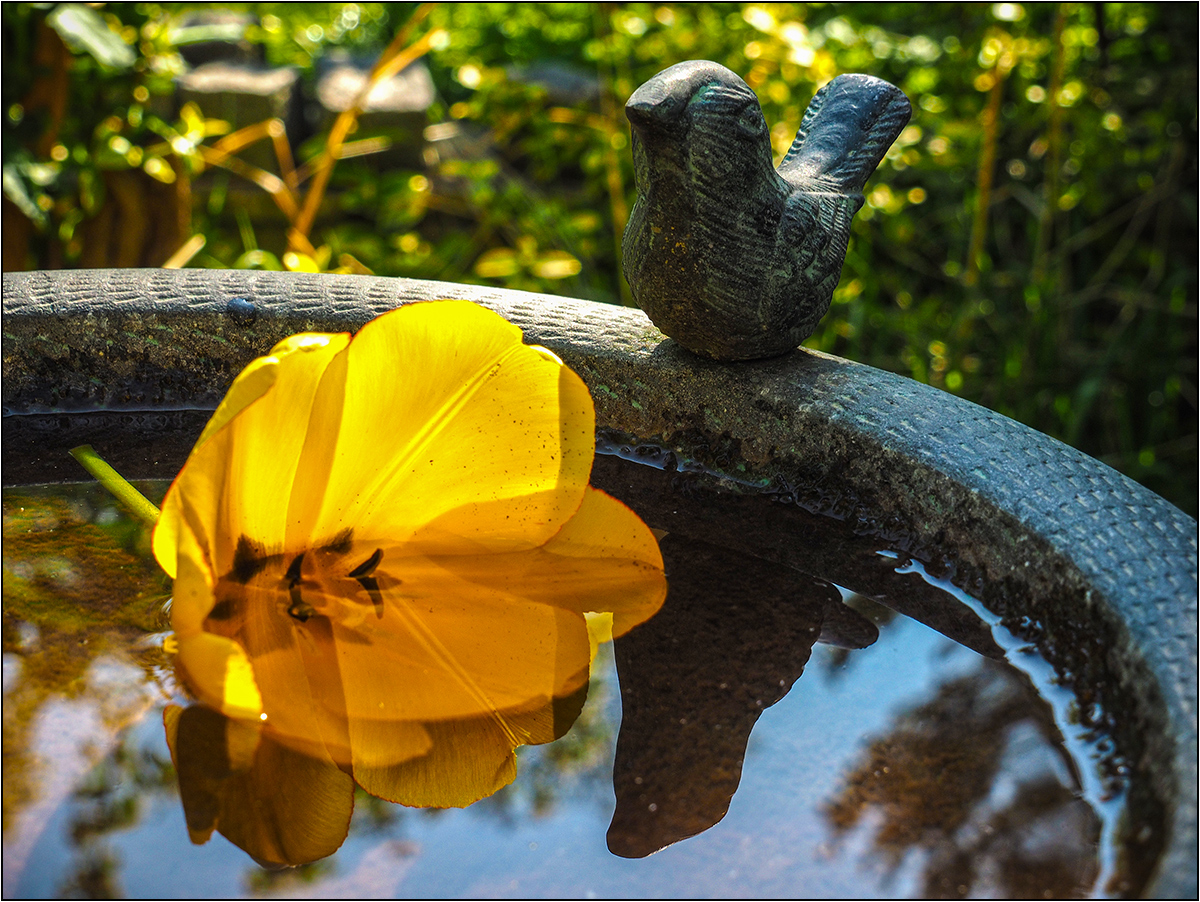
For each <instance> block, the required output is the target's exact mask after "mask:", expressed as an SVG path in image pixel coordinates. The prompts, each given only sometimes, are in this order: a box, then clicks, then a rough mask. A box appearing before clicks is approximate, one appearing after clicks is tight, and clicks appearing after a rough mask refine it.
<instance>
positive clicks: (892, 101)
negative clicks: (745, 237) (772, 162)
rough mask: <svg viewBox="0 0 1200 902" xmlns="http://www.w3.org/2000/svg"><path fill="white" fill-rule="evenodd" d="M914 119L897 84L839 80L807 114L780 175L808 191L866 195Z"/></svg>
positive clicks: (821, 93) (868, 79) (856, 77)
mask: <svg viewBox="0 0 1200 902" xmlns="http://www.w3.org/2000/svg"><path fill="white" fill-rule="evenodd" d="M911 114H912V106H911V105H910V104H909V102H908V98H907V97H905V96H904V92H903V91H901V90H900V89H899V88H897V87H896V86H895V85H891V84H888V83H887V82H886V81H883V80H882V79H878V78H873V77H872V76H870V75H839V76H838V77H837V78H835V79H834V80H833V81H831V82H829V84H827V85H825V87H823V88H821V90H820V91H818V92H817V95H816V96H815V97H814V98H813V99H812V102H811V103H810V104H809V105H808V109H807V110H805V111H804V119H803V120H802V121H801V123H800V131H799V132H798V133H797V134H796V140H795V141H793V142H792V147H791V149H790V150H789V151H788V152H787V156H786V157H784V158H783V162H782V163H780V164H779V174H780V175H781V176H783V177H784V178H785V179H787V181H788V182H790V183H791V184H793V185H795V186H796V187H798V188H801V189H803V190H807V191H830V192H835V193H838V194H861V193H862V189H863V185H865V184H866V183H867V179H868V178H870V177H871V173H872V172H874V171H875V167H876V166H878V165H879V161H880V160H882V159H883V155H884V154H885V153H887V150H888V148H889V147H891V146H892V142H893V141H895V140H896V136H897V135H899V134H900V130H901V129H903V128H904V126H905V125H906V124H907V123H908V117H909V116H910V115H911Z"/></svg>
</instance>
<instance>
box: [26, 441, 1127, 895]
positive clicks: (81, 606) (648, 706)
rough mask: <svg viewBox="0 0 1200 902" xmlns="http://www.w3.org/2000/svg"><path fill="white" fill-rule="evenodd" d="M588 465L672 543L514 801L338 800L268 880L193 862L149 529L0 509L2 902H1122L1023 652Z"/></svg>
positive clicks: (778, 521) (831, 554)
mask: <svg viewBox="0 0 1200 902" xmlns="http://www.w3.org/2000/svg"><path fill="white" fill-rule="evenodd" d="M610 450H620V449H619V448H617V449H610ZM635 456H636V455H635ZM597 460H598V462H597V468H596V472H595V475H594V477H593V481H595V482H597V484H599V485H602V486H603V487H605V488H606V489H607V490H609V491H611V492H613V493H614V494H616V495H617V496H618V497H622V498H623V499H624V500H626V501H627V502H628V503H631V504H632V505H633V506H634V507H635V509H637V510H638V511H639V513H641V514H642V516H643V517H644V518H645V519H646V520H647V522H649V523H650V525H651V526H654V527H657V528H659V529H662V530H665V531H666V535H665V537H664V538H663V539H662V541H661V546H662V549H663V554H664V559H665V561H666V565H667V573H668V579H669V582H670V592H669V596H668V600H667V603H666V605H665V606H664V609H663V611H662V612H661V613H660V614H659V615H658V616H657V617H656V618H654V619H653V620H651V621H650V622H648V623H647V624H644V625H643V626H641V627H638V628H637V629H635V630H634V631H633V632H632V633H630V634H629V635H627V636H625V637H622V638H621V639H618V640H617V641H616V642H615V643H614V644H613V645H611V646H607V647H605V649H604V650H603V651H602V654H601V656H600V657H599V658H598V659H597V662H596V665H595V667H594V669H593V677H592V681H591V685H590V687H589V690H588V700H587V703H586V705H585V706H584V709H583V713H582V715H581V716H580V717H579V719H578V721H577V722H576V723H575V725H574V727H573V728H572V729H571V731H570V732H569V733H568V734H567V735H566V736H565V737H564V738H563V739H561V740H559V741H557V742H555V743H552V744H549V745H546V746H539V747H523V748H521V749H519V750H518V776H517V779H516V781H515V782H514V783H513V784H512V785H511V786H509V787H507V788H505V789H503V790H501V791H500V792H499V793H497V794H496V795H494V796H492V797H491V798H488V799H484V800H483V801H481V802H479V803H477V804H475V805H473V806H471V807H469V808H467V809H463V810H458V809H454V810H422V809H410V808H404V807H402V806H398V805H393V804H390V803H386V802H382V801H380V800H377V799H373V798H371V797H369V796H367V795H365V794H364V793H362V792H361V791H358V793H357V795H356V799H355V813H354V817H353V820H352V822H351V825H350V832H349V835H348V837H347V838H346V841H345V843H344V844H343V845H342V847H341V849H340V850H339V851H338V852H337V853H336V854H335V855H333V856H330V857H329V858H326V859H322V860H319V861H316V862H314V863H311V864H307V865H304V866H301V867H298V868H294V869H286V870H281V871H272V870H266V869H263V868H261V867H259V866H258V865H257V864H256V863H255V862H254V861H253V860H251V859H250V858H249V857H248V856H247V855H246V854H245V853H244V852H242V851H241V850H240V849H238V848H236V847H235V846H233V845H232V844H230V843H229V842H228V841H227V840H225V839H224V838H223V837H221V836H220V835H219V834H214V835H213V837H212V839H211V840H210V841H209V842H208V843H206V844H204V845H193V844H192V842H191V841H190V840H189V838H188V830H187V826H186V823H185V821H184V813H183V808H182V805H181V803H180V797H179V788H178V782H177V776H176V773H175V769H174V767H173V766H172V763H171V755H170V752H169V750H168V747H167V744H166V740H165V736H164V729H163V710H164V708H165V707H166V706H167V705H168V704H172V703H174V704H184V705H186V704H188V703H189V702H188V700H187V699H186V698H185V697H184V696H183V695H182V693H181V690H180V688H179V687H178V686H177V685H176V684H175V681H174V679H173V676H172V673H171V667H170V659H169V657H168V656H167V655H166V654H165V653H164V652H163V651H162V650H161V633H162V631H165V630H166V629H167V628H168V627H167V623H166V618H165V616H164V615H163V613H162V605H163V602H164V601H165V600H166V598H167V597H168V596H169V593H170V584H169V581H168V580H166V579H165V577H163V576H162V575H161V574H160V573H159V572H158V571H157V569H156V567H155V566H154V564H153V562H152V560H151V558H150V557H149V554H148V536H147V533H146V530H145V529H144V528H142V527H140V526H139V525H138V524H136V523H134V522H132V521H130V520H129V519H128V518H127V517H126V516H125V515H124V514H123V513H122V511H121V510H120V509H118V508H117V506H116V505H115V503H114V502H112V501H111V499H109V498H108V497H107V495H106V494H105V493H104V491H103V490H102V489H100V488H99V487H97V486H94V485H82V486H57V487H50V488H12V489H5V491H4V504H3V510H4V618H3V641H4V656H3V665H4V671H3V672H4V753H5V769H4V824H5V831H4V878H3V880H4V894H5V895H6V896H21V897H29V896H40V897H62V896H85V897H105V896H122V895H124V896H146V897H158V896H163V897H202V896H203V897H221V896H254V897H269V896H288V895H293V896H305V897H314V896H320V897H379V896H409V897H414V896H415V897H422V896H434V897H445V896H476V897H510V896H511V897H529V896H533V897H589V896H598V897H623V896H644V897H655V896H661V897H681V896H700V897H771V896H776V897H789V898H793V897H796V896H810V897H881V898H886V897H901V896H903V897H913V896H916V897H939V898H960V897H968V896H971V897H978V896H1007V897H1063V896H1076V897H1077V896H1087V895H1103V894H1105V893H1106V892H1110V893H1115V894H1125V893H1128V892H1130V891H1132V890H1135V889H1136V888H1134V887H1130V886H1128V885H1124V884H1123V883H1122V880H1124V879H1125V878H1123V877H1122V876H1121V875H1122V874H1123V873H1124V871H1123V870H1122V869H1121V862H1120V855H1119V849H1118V848H1117V847H1116V844H1115V843H1116V841H1115V839H1114V835H1115V834H1114V831H1113V829H1112V827H1113V824H1115V823H1116V821H1117V819H1118V818H1119V813H1120V803H1121V787H1120V786H1119V785H1115V784H1113V783H1112V781H1111V780H1108V781H1106V780H1105V779H1103V778H1102V776H1101V775H1102V772H1104V769H1105V766H1106V763H1105V762H1104V761H1103V760H1098V759H1102V758H1104V753H1103V750H1102V749H1101V748H1100V746H1101V745H1102V738H1100V737H1090V738H1089V737H1085V736H1080V735H1079V734H1078V731H1075V732H1072V728H1071V724H1070V722H1069V721H1070V705H1069V704H1065V705H1064V704H1063V703H1062V702H1061V700H1058V701H1055V699H1054V697H1053V693H1054V687H1053V686H1052V685H1050V675H1049V673H1048V671H1047V672H1045V673H1044V674H1043V677H1039V676H1038V674H1039V673H1042V672H1043V671H1039V669H1038V667H1037V666H1034V665H1033V664H1031V665H1029V666H1020V667H1018V666H1014V665H1013V663H1012V661H1013V660H1014V659H1015V658H1017V657H1019V656H1015V655H1014V653H1013V649H1015V648H1019V643H1013V642H1008V643H1007V644H1006V641H1005V637H1004V636H1003V635H1001V634H1000V633H998V632H997V630H999V629H1000V628H999V627H996V626H993V625H989V624H987V623H984V622H983V621H982V620H981V619H980V618H979V617H978V616H977V615H976V614H975V613H973V612H972V610H971V608H970V606H969V605H968V604H966V603H964V599H963V598H962V597H960V596H961V593H956V592H955V591H954V590H953V588H952V587H950V586H949V585H948V584H942V585H941V586H940V587H939V585H938V581H937V580H935V579H933V578H932V577H930V576H929V575H928V574H927V573H926V572H925V571H924V570H923V568H922V566H921V564H920V562H913V561H909V560H907V559H906V558H904V557H903V556H902V555H899V554H897V553H896V552H891V551H889V550H888V549H887V548H886V547H884V546H882V545H880V544H879V543H878V542H875V541H873V540H869V539H863V538H861V537H855V536H853V535H852V534H851V533H850V532H849V531H847V530H846V529H844V528H842V527H841V526H839V525H838V524H836V523H834V522H832V521H825V520H823V519H822V518H811V520H805V521H804V522H803V523H802V524H799V525H798V521H797V520H796V518H797V517H798V516H801V514H800V513H798V512H796V511H795V510H794V508H789V509H787V510H783V508H784V507H785V506H784V505H778V504H770V505H768V504H765V502H763V500H762V499H761V498H755V499H752V500H751V501H749V502H746V501H744V500H739V499H730V498H727V497H724V496H721V495H720V494H719V493H716V494H714V492H713V491H711V487H710V485H709V483H708V482H706V481H705V477H704V475H703V474H696V473H688V472H686V468H683V467H678V466H675V465H674V464H670V462H668V464H670V465H669V466H667V468H666V469H665V470H662V469H655V468H647V467H637V466H635V465H631V464H627V463H623V462H622V461H620V460H619V458H618V457H617V456H611V455H610V456H605V457H600V458H598V459H597ZM656 462H657V463H658V464H659V465H660V466H661V464H662V461H661V460H657V461H656ZM710 481H711V480H710ZM165 487H166V483H162V482H159V483H156V484H154V485H151V486H149V487H148V491H149V493H150V494H151V495H154V494H157V495H159V496H161V494H162V493H163V492H164V491H165ZM784 533H786V534H784ZM1010 638H1011V637H1010ZM997 639H999V640H1000V641H999V642H998V641H997ZM1020 654H1021V655H1024V656H1026V657H1029V656H1032V655H1033V653H1032V652H1031V651H1028V650H1026V651H1023V652H1021V653H1020ZM1033 657H1036V656H1033ZM1035 663H1036V662H1035ZM1043 670H1044V668H1043ZM1030 674H1033V675H1034V676H1033V678H1032V679H1031V676H1030ZM1038 680H1040V681H1041V685H1040V686H1038V685H1035V682H1037V681H1038ZM1039 689H1040V690H1041V692H1040V693H1039ZM1048 698H1049V700H1048ZM1052 702H1053V703H1052ZM1110 757H1111V756H1110ZM1108 763H1109V764H1111V762H1108ZM1110 770H1111V768H1110Z"/></svg>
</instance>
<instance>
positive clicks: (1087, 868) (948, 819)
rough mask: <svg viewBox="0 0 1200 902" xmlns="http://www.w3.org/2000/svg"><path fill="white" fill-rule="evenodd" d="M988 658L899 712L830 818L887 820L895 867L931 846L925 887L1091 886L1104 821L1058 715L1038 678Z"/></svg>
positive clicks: (1006, 890)
mask: <svg viewBox="0 0 1200 902" xmlns="http://www.w3.org/2000/svg"><path fill="white" fill-rule="evenodd" d="M981 663H983V667H982V669H981V671H979V672H975V673H972V674H970V675H969V676H966V677H962V678H960V679H957V680H953V681H951V682H948V683H946V684H944V685H943V686H942V687H941V689H940V691H939V692H938V695H937V696H936V697H935V698H934V699H933V700H932V701H930V702H927V703H926V704H923V705H921V706H919V707H917V708H914V709H912V710H910V711H908V712H907V713H905V714H902V715H901V716H899V717H898V718H897V719H896V721H895V726H894V728H893V729H892V731H891V732H890V733H889V734H888V735H887V736H884V737H882V738H879V739H876V740H875V741H874V742H873V743H872V744H871V746H870V748H869V749H868V750H867V752H866V760H865V761H864V762H863V764H862V765H861V766H860V767H859V768H858V769H857V770H855V771H854V772H853V773H852V774H850V775H849V776H848V778H847V780H846V786H845V788H844V789H843V790H842V791H841V792H840V793H839V794H838V796H837V797H836V798H835V799H834V800H833V801H831V802H830V803H829V804H828V806H827V808H826V817H827V818H828V820H829V822H830V823H831V824H832V825H833V826H834V828H835V829H836V830H837V831H838V833H839V834H841V833H845V832H847V831H850V830H851V829H853V828H855V827H856V826H858V825H860V824H861V825H866V824H872V823H875V822H876V821H878V828H877V829H876V830H875V831H874V837H873V841H874V845H875V847H876V848H877V849H878V851H879V852H880V853H882V855H883V858H884V860H886V861H887V862H888V863H889V868H890V869H891V870H895V869H897V868H898V867H899V866H900V865H901V863H902V861H903V860H904V859H905V857H906V856H907V855H909V854H910V853H911V852H913V851H916V850H922V851H923V852H924V853H925V854H926V855H927V858H926V860H925V865H924V875H925V886H924V889H923V891H922V893H921V894H922V895H924V896H927V897H931V898H958V897H962V896H965V895H968V894H969V895H979V894H981V893H982V894H986V895H990V894H993V893H997V894H999V895H1000V896H1001V897H1006V898H1026V897H1042V896H1043V895H1045V896H1046V897H1047V898H1052V897H1055V898H1061V897H1064V896H1067V897H1074V896H1079V895H1083V894H1086V893H1087V892H1088V891H1089V889H1090V888H1091V882H1092V881H1093V880H1094V879H1095V876H1096V860H1095V857H1094V854H1089V853H1090V852H1091V850H1092V848H1093V847H1094V845H1095V843H1096V842H1097V838H1098V835H1099V824H1098V822H1097V820H1096V817H1095V815H1094V813H1093V812H1092V810H1091V809H1090V808H1089V807H1088V805H1087V804H1086V803H1085V802H1084V801H1082V800H1081V799H1079V798H1077V795H1076V794H1077V785H1076V784H1077V781H1076V780H1075V776H1074V773H1073V772H1072V771H1070V763H1069V762H1068V761H1065V760H1064V759H1062V758H1061V757H1059V756H1060V755H1061V752H1060V751H1058V750H1056V749H1055V746H1054V739H1053V737H1054V733H1055V727H1054V724H1053V723H1052V722H1051V720H1050V717H1049V714H1048V712H1046V711H1045V710H1044V709H1043V708H1041V707H1039V706H1033V705H1030V704H1029V699H1028V697H1027V695H1028V693H1029V692H1030V691H1031V690H1030V689H1029V688H1028V687H1026V686H1023V685H1021V684H1020V683H1019V682H1018V680H1017V679H1016V678H1015V677H1014V676H1012V675H1011V674H1009V673H1008V672H1006V671H1003V670H1001V669H999V668H998V667H996V666H994V665H991V664H990V663H986V662H981ZM1006 758H1008V759H1009V760H1008V761H1006V760H1005V759H1006ZM1056 758H1057V759H1058V760H1057V761H1056V760H1055V759H1056ZM1064 769H1065V770H1066V771H1067V772H1068V773H1069V774H1070V776H1069V777H1067V776H1065V775H1064V773H1063V772H1064ZM869 812H874V814H875V816H874V817H872V816H871V814H870V813H869Z"/></svg>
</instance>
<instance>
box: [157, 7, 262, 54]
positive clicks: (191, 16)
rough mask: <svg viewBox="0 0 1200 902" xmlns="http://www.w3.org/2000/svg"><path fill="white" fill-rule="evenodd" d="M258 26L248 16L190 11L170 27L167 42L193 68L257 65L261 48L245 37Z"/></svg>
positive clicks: (225, 12)
mask: <svg viewBox="0 0 1200 902" xmlns="http://www.w3.org/2000/svg"><path fill="white" fill-rule="evenodd" d="M257 24H258V18H257V17H256V16H252V15H250V14H248V13H241V12H234V11H233V10H224V9H203V10H192V11H189V12H186V13H184V14H183V15H182V16H180V18H179V21H178V23H177V24H176V25H174V26H172V28H171V34H170V38H171V43H172V44H173V45H174V46H175V49H176V50H178V51H179V55H180V56H182V57H183V59H184V61H185V62H186V63H187V64H188V66H190V67H192V68H195V67H196V66H203V65H204V64H205V63H213V62H217V61H221V62H227V63H261V62H262V61H263V53H262V46H261V45H259V44H254V43H251V42H250V40H249V39H248V38H247V34H248V32H249V31H250V29H251V27H252V26H254V25H257Z"/></svg>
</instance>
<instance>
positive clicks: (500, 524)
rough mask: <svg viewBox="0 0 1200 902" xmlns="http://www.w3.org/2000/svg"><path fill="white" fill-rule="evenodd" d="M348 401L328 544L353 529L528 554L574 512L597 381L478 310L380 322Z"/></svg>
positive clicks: (359, 533) (356, 366)
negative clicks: (591, 388)
mask: <svg viewBox="0 0 1200 902" xmlns="http://www.w3.org/2000/svg"><path fill="white" fill-rule="evenodd" d="M447 335H449V336H453V339H452V340H447V339H446V336H447ZM334 388H335V387H334V386H332V385H331V386H330V390H334ZM344 398H345V406H344V409H343V410H342V415H341V419H340V426H339V429H340V432H339V435H338V441H337V453H336V456H335V457H334V459H333V460H332V462H331V467H330V471H329V474H328V480H327V484H326V487H325V493H324V498H323V502H324V503H323V507H322V510H321V515H320V518H319V520H318V523H317V525H316V526H315V527H314V541H316V542H318V543H319V542H321V541H324V540H327V539H328V538H330V537H332V536H334V535H336V534H337V533H339V532H340V531H341V530H343V529H345V528H346V527H351V526H352V527H353V529H354V532H355V537H356V538H359V539H362V540H364V541H367V540H378V541H383V540H388V541H391V542H402V541H405V540H408V539H410V538H411V537H413V536H414V535H417V536H418V537H419V541H420V544H421V546H422V547H436V548H440V549H443V550H444V549H446V548H447V547H450V545H451V544H453V543H457V544H459V545H460V546H462V547H463V548H464V550H470V549H476V550H484V549H504V550H509V549H513V548H530V547H536V546H538V545H540V544H542V543H543V542H544V541H546V539H548V538H549V537H550V536H552V535H553V534H554V533H555V532H556V531H557V530H558V528H559V527H560V526H561V525H562V523H563V522H565V521H566V519H567V518H568V517H570V516H571V515H572V514H573V513H574V512H575V511H576V510H577V509H578V506H579V500H580V496H581V494H582V491H583V488H584V486H585V485H586V484H587V479H588V476H589V475H590V473H591V458H592V447H593V432H594V414H593V410H592V403H591V397H590V396H589V395H588V392H587V388H586V387H585V386H584V385H583V382H582V381H581V380H580V379H579V377H578V376H576V375H575V374H574V373H572V372H571V371H570V370H569V369H567V368H566V367H564V366H563V365H562V364H561V363H560V362H558V361H557V358H554V357H553V355H549V354H547V353H544V352H541V351H539V350H535V349H533V348H530V347H527V346H525V345H523V344H521V332H520V330H519V329H517V328H516V327H515V326H513V325H511V324H510V323H508V322H506V321H505V320H504V319H502V318H501V317H499V316H497V315H496V314H494V313H492V312H490V311H488V310H485V309H484V308H482V307H478V306H476V305H475V304H471V303H467V302H457V301H443V302H438V303H424V304H413V305H411V306H408V307H404V308H401V309H400V310H396V311H393V312H391V313H388V314H384V315H383V316H381V317H379V318H377V319H375V320H373V321H371V322H370V323H368V324H367V325H365V326H364V327H363V328H362V329H361V330H360V331H359V333H358V334H357V335H356V336H355V337H354V341H353V343H352V344H351V346H350V350H349V352H348V360H347V372H346V382H345V386H344ZM432 521H437V529H436V531H435V532H434V533H430V532H428V531H427V530H426V531H424V532H422V528H423V527H426V526H428V525H429V524H430V523H431V522H432Z"/></svg>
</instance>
